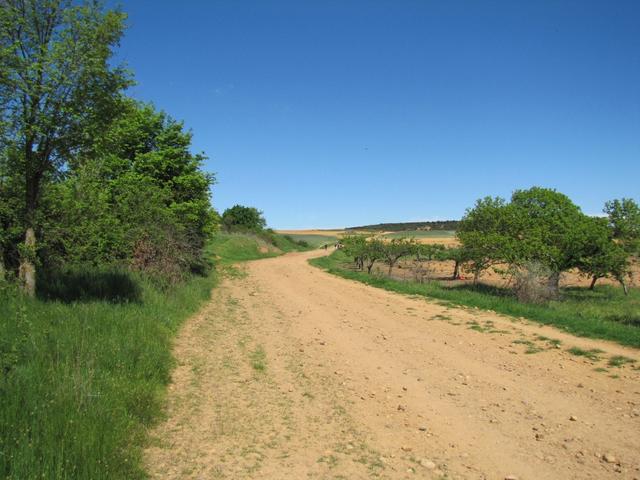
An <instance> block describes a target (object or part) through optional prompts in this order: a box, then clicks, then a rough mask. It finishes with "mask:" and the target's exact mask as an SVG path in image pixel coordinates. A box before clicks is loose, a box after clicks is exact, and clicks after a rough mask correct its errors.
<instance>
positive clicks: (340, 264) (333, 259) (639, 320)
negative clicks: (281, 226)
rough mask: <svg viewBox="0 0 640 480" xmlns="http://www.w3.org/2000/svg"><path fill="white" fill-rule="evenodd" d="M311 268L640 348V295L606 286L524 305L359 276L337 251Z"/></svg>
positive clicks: (486, 292)
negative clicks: (542, 302)
mask: <svg viewBox="0 0 640 480" xmlns="http://www.w3.org/2000/svg"><path fill="white" fill-rule="evenodd" d="M310 263H311V264H312V265H315V266H318V267H320V268H324V269H325V270H327V271H329V272H330V273H333V274H336V275H339V276H342V277H344V278H349V279H352V280H357V281H360V282H363V283H366V284H368V285H372V286H375V287H379V288H384V289H387V290H391V291H394V292H399V293H404V294H409V295H422V296H425V297H431V298H435V299H439V300H444V301H446V302H447V303H448V304H453V305H461V306H468V307H477V308H480V309H483V310H493V311H496V312H499V313H503V314H506V315H511V316H514V317H524V318H527V319H529V320H533V321H535V322H539V323H542V324H546V325H554V326H556V327H558V328H560V329H562V330H565V331H567V332H570V333H572V334H574V335H578V336H583V337H590V338H603V339H607V340H613V341H615V342H618V343H620V344H622V345H628V346H631V347H635V348H640V289H637V288H633V289H631V290H630V293H629V295H628V296H626V297H625V295H624V294H623V293H622V289H620V288H615V287H611V286H606V285H602V286H599V287H596V289H595V290H594V291H589V290H588V289H586V288H572V289H564V290H563V295H562V297H563V298H562V299H561V300H558V301H553V302H550V303H549V304H546V305H531V304H525V303H521V302H519V301H518V300H517V299H516V298H515V297H514V296H512V295H511V293H510V292H509V291H508V290H506V289H500V288H496V287H489V286H486V285H478V286H476V287H474V286H471V285H461V286H456V287H448V286H445V285H442V284H441V283H438V282H428V283H423V284H420V283H416V282H405V281H400V280H394V279H390V278H387V277H383V276H376V275H371V276H369V275H367V274H366V273H363V272H359V271H354V270H353V269H352V267H351V264H350V262H349V259H348V258H346V256H345V255H344V253H343V252H341V251H338V252H336V253H334V254H332V255H330V256H328V257H320V258H317V259H313V260H310Z"/></svg>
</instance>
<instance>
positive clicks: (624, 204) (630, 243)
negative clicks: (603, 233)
mask: <svg viewBox="0 0 640 480" xmlns="http://www.w3.org/2000/svg"><path fill="white" fill-rule="evenodd" d="M604 213H606V214H607V216H608V219H609V226H610V228H611V229H612V231H613V238H615V239H616V240H617V241H618V242H620V244H621V245H622V247H623V248H624V249H625V250H626V251H627V252H628V253H629V254H630V255H636V256H637V255H640V207H638V204H637V203H636V202H635V201H634V200H633V199H631V198H623V199H621V200H612V201H610V202H607V203H606V204H605V207H604Z"/></svg>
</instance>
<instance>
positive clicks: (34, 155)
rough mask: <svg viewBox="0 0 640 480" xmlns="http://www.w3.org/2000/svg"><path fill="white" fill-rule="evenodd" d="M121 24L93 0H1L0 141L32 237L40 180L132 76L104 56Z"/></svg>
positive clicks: (89, 132)
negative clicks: (17, 183)
mask: <svg viewBox="0 0 640 480" xmlns="http://www.w3.org/2000/svg"><path fill="white" fill-rule="evenodd" d="M123 28H124V15H123V14H122V13H120V12H118V11H106V12H103V11H102V9H101V7H100V5H99V4H98V3H97V2H85V3H82V4H79V5H78V4H72V3H71V2H68V1H64V0H50V1H43V0H27V1H17V0H4V1H3V2H2V8H0V72H2V74H0V125H2V126H3V128H2V130H1V132H0V133H2V135H3V138H2V139H1V140H0V146H2V148H3V150H5V152H4V153H3V156H4V158H5V161H6V162H8V163H9V168H10V171H11V172H12V173H13V174H15V175H16V176H17V177H18V178H19V179H20V182H21V183H22V189H23V192H24V196H23V199H24V200H23V202H24V206H23V208H22V209H21V212H22V218H21V221H22V228H23V229H26V230H30V231H31V233H29V232H28V233H27V235H30V236H31V238H34V237H33V231H34V229H36V228H38V227H41V225H40V224H39V221H38V217H37V209H38V207H39V204H40V200H41V196H42V191H43V188H44V187H45V186H46V185H47V184H48V183H49V182H51V181H53V180H54V179H56V178H57V177H58V176H59V175H61V174H62V173H63V172H64V167H65V165H66V164H68V162H69V160H70V158H71V157H72V156H74V154H75V153H76V152H77V151H78V150H79V149H82V147H83V146H84V145H85V144H86V142H87V140H88V139H90V138H92V137H93V135H94V134H96V133H97V132H100V131H102V129H103V128H104V127H105V126H106V125H108V124H109V122H110V120H111V119H112V118H113V116H114V115H115V113H116V104H117V101H116V100H117V98H118V95H119V92H120V91H121V90H122V89H123V88H125V87H126V86H127V85H129V83H130V82H129V78H128V75H127V74H126V72H125V71H124V70H123V69H121V68H117V67H115V68H114V67H112V66H111V62H110V59H111V57H112V53H113V47H115V46H116V45H117V43H118V42H119V39H120V37H121V35H122V32H123ZM27 238H29V237H27ZM34 240H35V238H34ZM30 241H31V240H30ZM22 262H23V263H24V264H25V266H26V265H28V268H27V267H26V268H25V269H24V270H23V269H21V270H20V271H21V273H22V272H26V271H29V272H31V271H34V269H35V265H34V264H33V262H32V261H31V259H29V258H23V259H22ZM23 280H25V285H27V286H29V285H32V286H33V287H35V282H29V281H26V279H23ZM27 290H28V292H27V293H29V294H30V295H33V294H35V291H34V290H33V289H32V288H27Z"/></svg>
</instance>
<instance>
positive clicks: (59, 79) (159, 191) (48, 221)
mask: <svg viewBox="0 0 640 480" xmlns="http://www.w3.org/2000/svg"><path fill="white" fill-rule="evenodd" d="M125 18H126V17H125V14H124V13H122V12H121V11H119V10H106V9H105V8H104V7H103V6H102V5H101V3H100V2H95V1H86V2H71V1H69V0H47V1H44V0H0V279H4V278H15V279H16V280H17V281H18V282H19V283H20V285H21V286H22V288H23V290H24V291H25V292H26V293H27V294H29V295H31V296H33V295H35V293H36V278H37V276H36V271H37V270H42V271H53V270H58V269H62V268H69V267H72V266H75V267H81V268H86V267H89V268H95V267H104V266H118V267H126V268H129V269H132V270H137V271H141V272H144V273H145V274H148V275H150V276H151V277H153V278H157V279H159V280H161V281H163V282H170V283H171V282H176V281H178V280H180V279H181V278H183V277H184V276H185V275H188V274H189V273H191V272H199V271H202V270H203V269H204V268H206V262H205V261H204V257H203V248H204V243H205V240H206V238H207V236H208V235H209V234H210V233H211V231H212V230H213V229H214V228H215V226H216V224H217V222H218V216H217V214H216V212H215V211H214V209H213V208H212V206H211V202H210V187H211V186H212V185H213V183H214V180H215V179H214V177H213V175H212V174H209V173H206V172H204V171H203V162H204V161H205V159H206V157H205V156H204V155H203V154H193V153H191V133H190V132H188V131H186V130H185V128H184V125H183V124H182V123H181V122H178V121H176V120H174V119H172V118H171V117H170V116H169V115H167V114H166V113H164V112H162V111H158V110H157V109H156V108H155V107H154V106H152V105H150V104H146V103H142V102H139V101H136V100H134V99H132V98H129V97H128V96H127V95H126V89H127V88H128V87H130V86H131V85H133V83H134V81H133V77H132V74H131V73H130V72H129V71H128V70H126V69H125V68H124V66H122V65H115V64H114V62H113V54H114V51H115V49H116V48H117V46H118V44H119V41H120V38H121V36H122V34H123V31H124V28H125Z"/></svg>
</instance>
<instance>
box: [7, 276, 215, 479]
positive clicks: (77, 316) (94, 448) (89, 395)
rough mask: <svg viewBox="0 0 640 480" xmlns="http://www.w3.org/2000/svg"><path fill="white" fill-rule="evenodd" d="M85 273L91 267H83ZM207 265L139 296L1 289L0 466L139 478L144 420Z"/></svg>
mask: <svg viewBox="0 0 640 480" xmlns="http://www.w3.org/2000/svg"><path fill="white" fill-rule="evenodd" d="M88 277H90V275H88ZM215 279H216V277H215V275H211V276H209V277H194V278H192V279H191V280H190V281H188V282H187V283H185V284H183V285H180V286H179V287H177V288H175V289H174V290H173V291H171V292H168V293H167V292H161V291H159V290H157V289H155V288H154V287H153V286H152V285H151V284H149V283H147V282H144V281H143V280H141V279H136V283H137V284H138V285H139V288H140V299H139V300H138V301H135V302H123V303H113V302H108V301H104V300H102V301H87V302H82V303H63V302H61V301H41V300H29V299H26V298H24V297H22V296H20V295H17V294H16V292H15V291H13V290H12V289H10V288H5V289H3V291H2V292H0V319H1V323H0V362H1V363H2V365H1V367H2V372H1V373H0V375H2V377H1V378H0V398H1V399H2V408H1V409H0V476H2V477H3V478H15V479H18V478H20V479H21V478H56V479H57V478H92V479H112V478H134V479H135V478H144V473H143V471H142V468H141V445H142V443H143V441H144V434H145V429H146V427H148V426H149V425H150V423H151V422H152V421H153V420H154V419H156V418H157V417H158V416H159V414H160V413H161V406H162V396H163V392H164V387H165V385H166V384H167V382H168V381H169V373H170V369H171V366H172V358H171V348H170V347H171V338H172V336H173V334H174V333H175V331H176V329H177V327H178V326H179V324H180V323H181V322H182V320H184V319H185V318H186V317H188V316H189V315H190V314H191V313H193V312H195V311H196V309H197V308H198V306H199V305H201V304H202V302H203V301H205V300H206V299H207V298H208V297H209V293H210V290H211V288H212V286H213V284H214V282H215Z"/></svg>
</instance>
